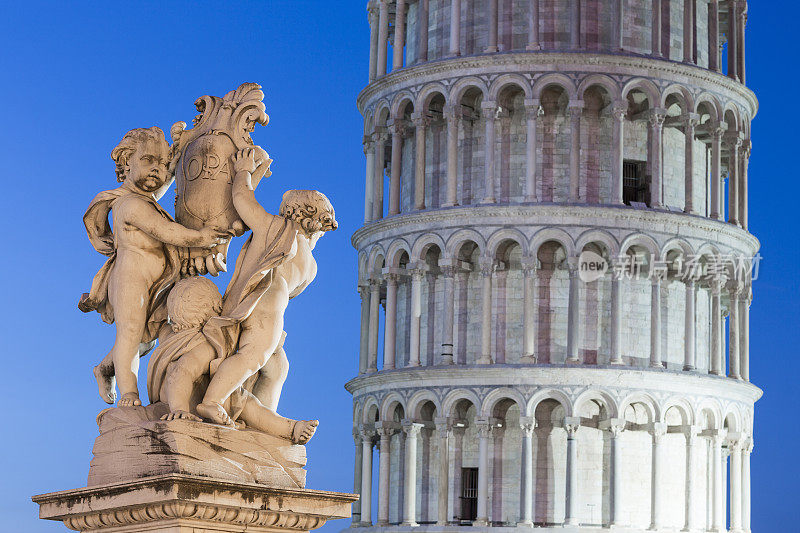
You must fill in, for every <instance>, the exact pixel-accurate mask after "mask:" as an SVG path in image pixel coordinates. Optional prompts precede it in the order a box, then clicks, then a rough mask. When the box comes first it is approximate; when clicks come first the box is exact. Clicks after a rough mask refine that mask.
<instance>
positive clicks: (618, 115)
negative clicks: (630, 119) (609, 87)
mask: <svg viewBox="0 0 800 533" xmlns="http://www.w3.org/2000/svg"><path fill="white" fill-rule="evenodd" d="M627 115H628V102H626V101H624V100H618V101H616V102H614V103H613V104H612V106H611V116H613V117H614V118H615V119H617V120H624V119H625V117H626V116H627Z"/></svg>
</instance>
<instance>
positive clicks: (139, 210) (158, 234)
mask: <svg viewBox="0 0 800 533" xmlns="http://www.w3.org/2000/svg"><path fill="white" fill-rule="evenodd" d="M118 208H121V210H122V213H121V215H122V221H123V222H125V223H127V224H130V225H132V226H135V227H137V228H138V229H140V230H141V231H143V232H145V233H147V234H148V235H150V236H151V237H153V238H155V239H158V240H159V241H161V242H163V243H166V244H172V245H174V246H188V247H199V248H210V247H212V246H214V245H216V244H219V243H222V242H225V240H226V239H227V238H228V237H229V235H228V233H226V232H224V231H221V230H218V229H214V228H208V227H204V228H202V229H200V230H193V229H189V228H187V227H185V226H182V225H180V224H178V223H177V222H172V221H171V220H167V219H166V218H164V216H162V215H161V213H159V212H158V211H156V209H155V208H154V207H153V206H152V205H150V204H149V203H148V202H147V201H146V200H141V199H138V198H128V199H126V201H124V202H122V203H121V205H119V206H118Z"/></svg>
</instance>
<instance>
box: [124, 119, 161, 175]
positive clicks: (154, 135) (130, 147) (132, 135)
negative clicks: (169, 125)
mask: <svg viewBox="0 0 800 533" xmlns="http://www.w3.org/2000/svg"><path fill="white" fill-rule="evenodd" d="M148 139H152V140H153V141H155V142H157V143H159V142H160V143H164V144H165V145H167V148H169V144H167V140H166V138H165V137H164V132H163V131H161V128H159V127H157V126H153V127H152V128H135V129H132V130H131V131H129V132H128V133H126V134H125V136H124V137H123V138H122V140H121V141H120V142H119V144H118V145H117V146H116V147H115V148H114V149H113V150H111V159H113V160H114V163H116V164H117V168H116V173H117V181H119V182H123V181H125V177H126V175H127V173H128V171H127V166H128V160H129V159H130V157H131V155H132V154H133V152H135V151H136V148H137V147H138V146H139V145H141V144H143V143H144V142H146V141H147V140H148Z"/></svg>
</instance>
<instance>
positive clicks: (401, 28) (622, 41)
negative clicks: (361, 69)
mask: <svg viewBox="0 0 800 533" xmlns="http://www.w3.org/2000/svg"><path fill="white" fill-rule="evenodd" d="M367 9H368V12H369V24H370V32H371V33H370V63H369V80H370V82H372V81H374V80H375V79H378V78H380V77H381V76H384V75H385V74H387V73H388V72H391V71H393V70H398V69H401V68H403V67H407V66H411V65H415V64H420V63H424V62H426V61H432V60H436V59H444V58H449V57H458V56H462V55H474V54H481V53H494V52H499V51H512V50H517V51H530V52H536V51H555V50H571V51H572V50H580V51H587V52H606V53H609V52H611V53H620V52H622V53H633V54H645V55H651V56H654V57H663V58H665V59H671V60H674V61H682V62H685V63H688V64H692V65H697V66H700V67H704V68H707V69H710V70H714V71H717V72H724V73H725V74H727V75H728V76H729V77H731V78H733V79H736V80H739V81H741V82H742V83H744V82H745V26H746V21H747V2H746V1H744V0H727V1H726V0H649V1H646V2H642V1H640V0H616V1H614V2H603V1H598V0H580V1H578V0H576V1H574V2H558V1H553V0H372V1H371V2H369V4H368V7H367ZM390 30H391V34H390ZM723 58H726V59H727V61H723ZM723 63H724V64H723Z"/></svg>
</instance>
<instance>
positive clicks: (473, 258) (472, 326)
mask: <svg viewBox="0 0 800 533" xmlns="http://www.w3.org/2000/svg"><path fill="white" fill-rule="evenodd" d="M454 257H455V258H456V259H457V260H458V261H460V266H461V268H459V270H458V271H457V272H456V274H455V278H454V279H453V283H454V285H453V287H454V289H453V290H454V294H455V298H454V299H455V310H456V312H455V316H454V326H453V337H454V344H455V346H454V355H455V360H456V363H457V364H462V365H463V364H475V362H476V361H477V360H478V358H479V357H480V346H481V331H480V330H481V318H482V316H481V279H480V269H479V258H480V248H479V247H478V245H477V244H476V243H475V242H474V241H465V242H464V243H462V244H460V245H459V246H458V248H457V249H456V250H455V253H454Z"/></svg>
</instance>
